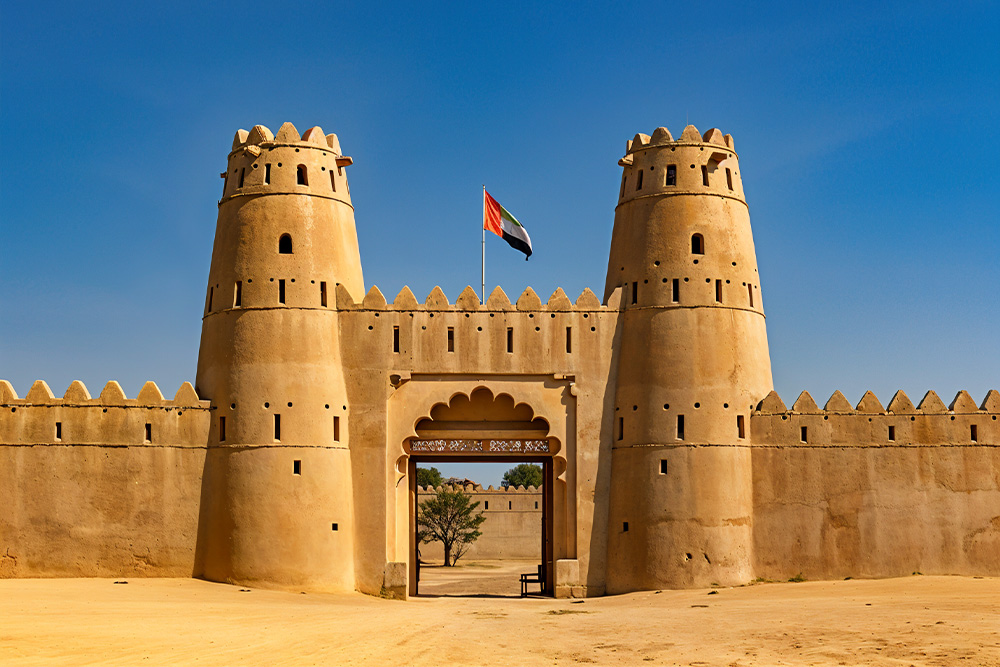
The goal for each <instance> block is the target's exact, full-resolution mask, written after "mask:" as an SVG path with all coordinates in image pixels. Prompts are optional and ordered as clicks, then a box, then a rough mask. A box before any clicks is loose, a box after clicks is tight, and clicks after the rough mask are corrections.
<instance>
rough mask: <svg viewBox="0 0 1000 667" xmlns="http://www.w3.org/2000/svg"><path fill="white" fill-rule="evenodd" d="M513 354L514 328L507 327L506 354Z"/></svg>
mask: <svg viewBox="0 0 1000 667" xmlns="http://www.w3.org/2000/svg"><path fill="white" fill-rule="evenodd" d="M513 353H514V327H507V354H513Z"/></svg>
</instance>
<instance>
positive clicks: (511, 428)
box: [403, 387, 560, 595]
mask: <svg viewBox="0 0 1000 667" xmlns="http://www.w3.org/2000/svg"><path fill="white" fill-rule="evenodd" d="M403 448H404V450H405V453H406V455H407V477H408V480H409V496H410V508H409V509H410V512H409V513H410V517H409V522H410V531H409V533H410V559H409V560H410V594H411V595H416V594H417V593H418V592H419V580H420V563H419V559H418V556H417V548H418V543H417V522H416V515H417V504H418V502H419V499H418V496H417V466H418V465H419V464H421V463H488V462H501V463H503V462H506V463H511V464H514V463H522V462H528V463H536V464H539V465H540V466H541V467H542V474H543V483H542V486H541V501H540V502H541V507H540V508H539V509H540V510H541V530H540V535H539V537H538V539H539V540H540V544H539V546H540V549H539V552H538V553H539V555H540V559H539V560H540V562H539V563H538V569H537V572H534V573H525V574H530V575H536V576H533V577H532V579H535V578H537V579H539V580H540V581H539V582H538V583H537V584H536V583H532V585H533V586H538V587H539V589H540V590H541V592H542V593H544V594H546V595H552V594H553V591H554V579H553V577H554V551H555V550H554V545H553V535H554V531H553V516H554V507H553V504H554V503H553V497H554V494H553V490H554V487H555V484H554V481H555V474H556V471H555V465H554V460H553V458H554V455H555V454H556V453H557V452H558V451H559V449H560V443H559V441H558V438H556V437H554V436H553V435H552V434H551V433H550V427H549V424H548V422H547V421H546V420H545V419H544V418H542V417H538V416H536V415H535V413H534V410H533V409H532V408H531V406H529V405H528V404H526V403H517V402H516V401H515V400H514V399H513V397H511V396H510V395H509V394H505V393H496V394H494V392H493V391H491V390H490V389H489V388H487V387H478V388H476V389H474V390H472V391H471V392H470V393H469V394H468V395H466V394H464V393H459V394H456V395H454V396H452V397H451V399H450V400H449V401H448V403H437V404H435V405H434V406H433V407H432V408H431V410H430V412H429V414H428V415H427V416H424V417H423V418H421V419H419V420H418V421H417V423H416V425H415V427H414V431H413V435H411V436H410V437H408V438H406V440H405V442H404V444H403ZM487 509H488V506H487ZM539 589H535V590H539Z"/></svg>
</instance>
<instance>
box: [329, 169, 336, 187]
mask: <svg viewBox="0 0 1000 667" xmlns="http://www.w3.org/2000/svg"><path fill="white" fill-rule="evenodd" d="M330 189H331V190H333V191H334V192H336V191H337V177H336V176H334V175H333V170H332V169H331V170H330Z"/></svg>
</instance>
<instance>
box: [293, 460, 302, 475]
mask: <svg viewBox="0 0 1000 667" xmlns="http://www.w3.org/2000/svg"><path fill="white" fill-rule="evenodd" d="M292 474H293V475H301V474H302V461H300V460H299V459H295V460H294V461H292Z"/></svg>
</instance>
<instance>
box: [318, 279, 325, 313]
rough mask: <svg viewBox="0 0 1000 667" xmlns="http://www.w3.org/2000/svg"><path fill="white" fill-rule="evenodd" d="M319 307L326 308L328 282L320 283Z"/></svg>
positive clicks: (322, 281)
mask: <svg viewBox="0 0 1000 667" xmlns="http://www.w3.org/2000/svg"><path fill="white" fill-rule="evenodd" d="M319 305H321V306H323V307H324V308H326V281H325V280H321V281H320V283H319Z"/></svg>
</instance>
